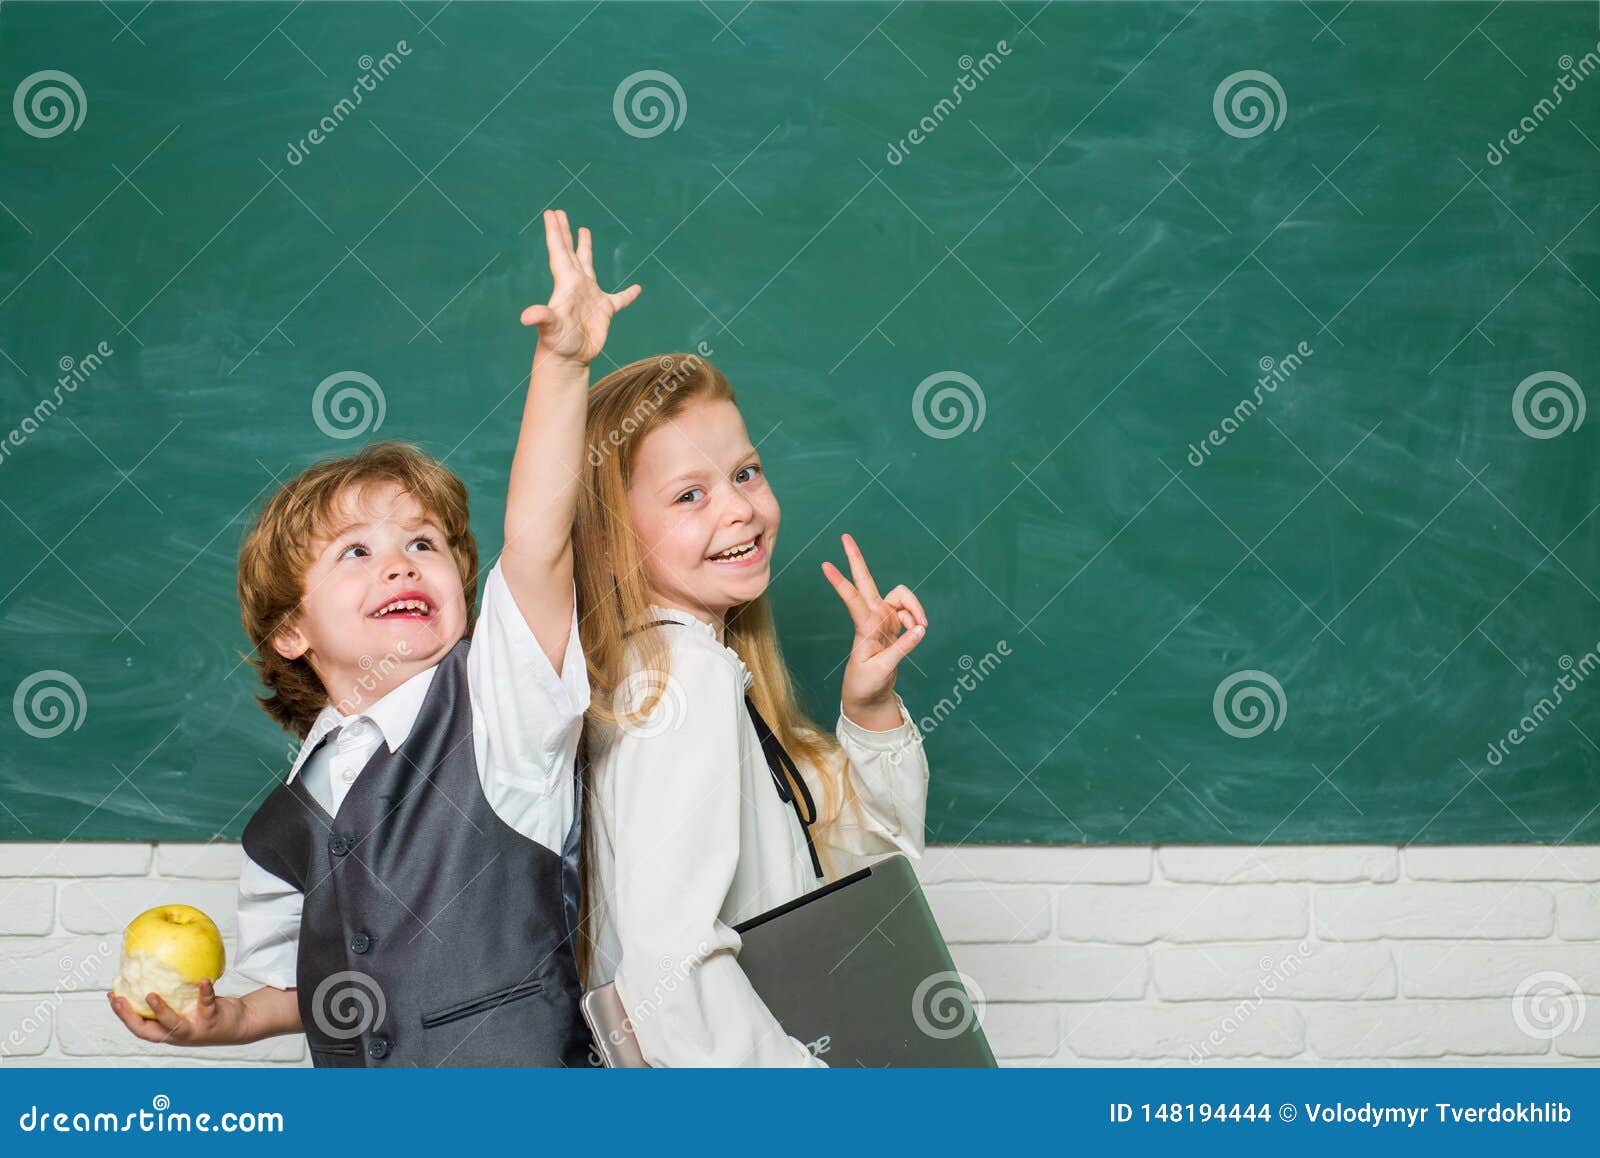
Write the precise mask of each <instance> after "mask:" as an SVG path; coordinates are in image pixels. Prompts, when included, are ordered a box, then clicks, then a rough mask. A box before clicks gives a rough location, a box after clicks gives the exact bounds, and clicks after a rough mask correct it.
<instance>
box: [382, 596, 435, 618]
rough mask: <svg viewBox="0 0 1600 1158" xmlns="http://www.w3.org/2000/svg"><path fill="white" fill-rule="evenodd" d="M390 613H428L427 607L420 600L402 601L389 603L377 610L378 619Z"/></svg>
mask: <svg viewBox="0 0 1600 1158" xmlns="http://www.w3.org/2000/svg"><path fill="white" fill-rule="evenodd" d="M391 611H420V612H422V613H423V614H424V615H426V614H427V613H428V605H427V604H426V603H424V602H423V601H422V600H421V599H402V600H400V601H399V602H398V603H390V604H387V605H386V606H383V607H380V608H378V617H379V618H382V617H383V616H385V615H388V614H389V612H391Z"/></svg>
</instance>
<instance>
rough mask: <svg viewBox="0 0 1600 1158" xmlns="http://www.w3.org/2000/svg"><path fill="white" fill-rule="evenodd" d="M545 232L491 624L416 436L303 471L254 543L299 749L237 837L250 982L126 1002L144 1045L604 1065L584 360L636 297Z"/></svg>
mask: <svg viewBox="0 0 1600 1158" xmlns="http://www.w3.org/2000/svg"><path fill="white" fill-rule="evenodd" d="M545 236H546V242H547V244H548V245H549V247H550V259H551V271H552V273H553V274H554V275H555V292H554V294H553V295H552V297H551V301H550V304H549V305H548V306H545V307H537V306H536V307H530V309H529V310H528V311H525V313H524V319H525V321H527V322H529V323H530V324H538V326H539V333H540V349H539V351H538V357H537V358H536V359H535V362H534V370H533V374H532V377H531V380H530V386H529V390H528V398H527V403H526V406H525V408H524V412H523V421H522V428H521V433H520V435H519V438H518V442H517V451H516V456H515V459H514V461H513V462H512V467H511V478H510V484H509V488H508V495H507V501H506V525H505V549H504V551H503V552H502V555H501V557H500V560H499V561H498V562H497V563H496V564H495V566H494V567H493V568H492V569H491V570H490V572H489V576H488V579H487V580H486V582H485V586H484V600H483V609H482V612H481V614H480V615H478V616H477V620H476V625H474V622H473V620H474V606H473V604H474V599H473V593H474V591H475V588H476V581H477V570H478V554H477V543H476V540H475V539H474V537H473V535H472V532H471V530H470V529H469V527H468V524H467V496H466V489H465V487H463V486H462V484H461V481H460V480H459V479H458V478H456V476H455V475H454V474H452V473H451V472H450V471H449V470H447V469H446V468H445V467H444V466H443V465H442V464H440V463H438V462H436V461H434V460H433V459H431V458H429V457H428V456H427V455H425V454H423V453H422V452H421V451H419V450H417V449H416V448H414V447H409V446H405V445H403V444H398V443H379V444H376V445H373V446H369V447H367V448H366V449H364V450H363V451H361V452H360V453H359V454H356V455H353V456H351V457H349V458H344V459H336V460H332V461H329V462H324V463H319V464H318V465H316V466H313V467H311V468H310V469H309V470H307V471H305V472H303V473H302V474H300V475H299V476H297V477H296V478H295V479H293V480H292V481H291V482H290V483H289V484H288V485H286V486H285V487H284V488H283V489H282V490H281V491H279V492H278V494H277V495H275V496H274V497H273V498H272V500H271V501H269V503H268V504H267V506H266V508H265V510H264V511H263V512H262V514H261V516H260V518H259V519H258V520H257V522H256V524H255V525H254V527H252V529H251V531H250V532H249V534H248V536H247V537H246V539H245V542H244V545H243V547H242V549H241V550H240V554H239V584H238V585H239V602H240V611H241V616H242V619H243V621H244V626H245V631H246V633H247V634H248V635H249V636H250V640H251V643H252V645H253V646H254V650H255V658H254V660H253V662H254V663H255V664H256V666H257V668H258V669H259V671H260V675H261V678H262V681H263V683H265V684H266V686H267V688H268V689H269V690H270V691H271V693H272V694H271V695H270V696H266V697H262V700H261V703H262V706H263V707H264V708H265V709H266V711H267V712H268V714H269V715H271V716H272V717H273V719H275V720H276V721H278V722H279V723H280V724H282V725H283V726H284V727H285V728H287V729H289V730H291V731H293V732H295V733H296V734H298V735H299V736H300V737H301V739H302V743H301V747H300V751H299V754H298V756H297V757H296V759H295V762H294V765H293V767H292V768H291V770H290V773H289V777H288V779H287V780H286V781H285V782H284V783H283V784H280V785H279V786H278V787H277V788H276V789H274V791H273V792H272V793H271V794H269V795H268V797H267V799H266V800H265V801H264V802H263V804H262V805H261V807H260V809H259V810H258V811H257V812H256V813H255V815H254V816H253V817H252V818H251V819H250V821H249V823H248V824H247V825H246V827H245V831H244V837H243V845H244V852H245V862H244V865H243V868H242V870H241V873H240V880H239V941H238V949H237V954H236V959H235V961H234V971H235V972H237V973H240V974H242V975H244V976H246V977H249V978H251V979H252V980H255V981H259V982H261V983H262V984H261V988H259V989H256V990H254V991H253V992H251V993H248V994H246V995H245V996H244V997H241V998H225V997H217V996H216V994H215V992H214V991H213V989H212V987H211V985H210V983H209V982H203V983H202V984H201V987H200V988H201V995H200V1001H199V1004H198V1005H197V1007H196V1008H195V1009H194V1011H193V1012H191V1013H189V1014H188V1015H187V1016H184V1015H180V1014H179V1013H178V1012H177V1011H176V1010H174V1009H173V1008H172V1007H171V1006H170V1005H168V1004H167V1003H166V1002H164V1001H162V999H161V998H160V996H159V995H157V994H150V995H149V996H148V997H147V1001H148V1002H149V1006H150V1009H151V1011H152V1012H153V1013H154V1014H155V1019H154V1020H153V1021H152V1020H146V1019H144V1018H141V1017H140V1015H139V1014H138V1013H137V1012H136V1011H135V1010H134V1008H133V1007H132V1006H131V1005H130V1004H129V1002H128V1001H127V1000H125V999H124V998H121V997H117V996H114V995H112V996H110V1001H111V1005H112V1008H113V1010H115V1012H116V1013H117V1015H118V1017H120V1018H121V1019H122V1021H123V1023H124V1024H125V1025H126V1026H127V1027H128V1028H129V1030H130V1031H132V1032H133V1033H134V1034H136V1035H137V1036H139V1037H141V1038H144V1039H145V1040H147V1041H167V1042H172V1043H174V1044H180V1045H212V1044H229V1043H235V1042H246V1041H255V1040H259V1039H260V1038H263V1037H267V1036H271V1035H273V1034H282V1033H295V1032H304V1033H305V1034H306V1037H307V1040H308V1043H309V1045H310V1048H311V1057H312V1061H313V1063H314V1064H315V1065H318V1066H368V1065H423V1066H431V1065H586V1064H588V1055H589V1035H588V1033H587V1031H586V1029H585V1028H584V1025H583V1021H582V1018H581V1015H580V1013H579V1009H578V996H579V992H580V987H579V979H578V974H577V968H576V961H575V957H574V949H575V944H576V937H575V931H576V926H577V912H578V891H577V890H578V876H577V855H578V846H579V839H578V824H577V820H578V818H579V817H581V815H582V808H581V799H580V792H581V789H580V781H579V780H578V778H577V776H576V773H575V767H574V765H575V754H576V750H577V746H578V739H579V733H580V730H581V724H582V718H583V713H584V711H585V709H586V708H587V707H588V704H589V684H588V678H587V672H586V670H585V665H584V658H583V654H582V651H581V648H580V644H579V639H578V626H577V610H576V603H575V598H574V595H575V593H574V588H573V579H572V575H573V570H572V546H571V530H572V519H573V514H574V511H575V509H576V503H577V486H578V478H579V475H578V467H579V461H580V455H581V448H582V442H583V421H584V413H585V407H586V401H587V399H586V394H587V384H588V362H589V361H590V360H592V358H593V356H594V354H595V353H597V352H598V349H599V346H600V344H602V343H603V341H604V336H605V333H606V330H607V329H608V327H609V323H610V319H611V317H612V316H614V315H615V314H616V313H617V312H618V311H620V310H621V309H624V308H626V307H627V306H628V305H629V304H631V303H632V302H633V301H634V299H635V298H637V296H638V293H639V289H638V287H637V286H630V287H629V288H628V289H627V290H624V291H622V292H621V293H617V294H607V293H604V292H603V291H601V290H600V288H599V286H598V284H597V283H596V281H595V278H594V273H593V268H592V264H591V262H590V261H589V256H588V255H589V253H590V251H591V242H590V239H589V238H588V236H587V231H580V238H581V240H582V244H581V246H580V247H579V248H577V249H575V248H574V247H573V242H572V238H571V231H570V227H569V226H568V225H567V222H566V215H565V214H564V213H551V212H548V211H547V212H546V214H545ZM580 254H581V257H582V260H581V261H580ZM469 630H470V632H471V634H470V635H469V634H468V632H469Z"/></svg>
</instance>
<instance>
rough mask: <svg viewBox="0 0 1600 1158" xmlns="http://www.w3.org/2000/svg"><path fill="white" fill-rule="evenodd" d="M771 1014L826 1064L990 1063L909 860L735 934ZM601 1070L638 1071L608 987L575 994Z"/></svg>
mask: <svg viewBox="0 0 1600 1158" xmlns="http://www.w3.org/2000/svg"><path fill="white" fill-rule="evenodd" d="M734 928H735V930H736V931H737V932H738V933H739V935H740V937H741V939H742V941H743V947H742V948H741V949H740V951H739V965H740V968H742V969H743V970H744V972H745V975H746V976H747V977H748V978H749V979H750V983H751V985H752V986H753V987H754V988H755V991H756V992H757V993H759V994H760V995H761V999H762V1000H763V1001H764V1002H765V1003H766V1005H767V1007H768V1008H769V1009H770V1010H771V1011H772V1013H773V1016H774V1017H776V1018H777V1019H778V1022H779V1023H780V1024H781V1025H782V1026H783V1027H784V1029H785V1030H787V1031H788V1032H789V1033H790V1034H791V1035H793V1036H794V1037H796V1038H798V1039H799V1040H801V1041H803V1042H806V1043H807V1044H808V1045H809V1046H810V1047H811V1050H812V1052H813V1053H815V1054H817V1056H819V1057H821V1058H822V1060H823V1061H825V1062H827V1063H828V1064H829V1065H830V1066H834V1067H839V1066H981V1067H990V1066H993V1065H995V1060H994V1054H993V1052H992V1051H991V1050H990V1048H989V1042H988V1039H987V1038H985V1037H984V1034H983V1026H982V1024H981V1022H980V1017H981V1014H982V1006H981V995H979V998H978V1001H977V1002H975V1001H974V996H973V993H972V990H974V989H976V986H975V985H972V984H971V979H970V978H967V977H966V976H965V975H963V974H961V973H960V972H958V971H957V970H956V968H955V964H954V963H953V962H952V961H951V959H950V950H949V949H948V948H947V947H946V946H945V943H944V938H943V937H942V936H941V935H940V933H939V927H938V924H937V923H936V922H935V921H934V919H933V913H932V911H931V910H930V909H929V908H928V901H927V898H926V897H925V896H923V893H922V887H921V885H920V884H919V883H918V881H917V877H916V873H915V872H914V871H913V870H912V868H911V863H910V862H909V861H908V860H907V859H906V858H905V857H904V856H901V855H899V854H896V855H893V856H890V857H886V858H885V859H883V860H880V861H877V862H875V863H873V864H871V865H869V866H867V867H866V868H864V869H861V870H859V871H857V872H854V873H851V874H850V875H849V876H847V877H844V878H842V879H840V880H838V881H835V882H834V883H832V884H830V885H825V886H823V887H822V888H820V889H817V890H815V891H813V892H810V893H807V894H805V895H804V896H802V897H798V898H796V899H795V900H793V901H790V902H789V903H788V904H785V905H780V906H778V907H777V908H775V909H772V910H770V911H768V912H765V913H762V914H760V915H759V916H756V917H752V918H751V919H750V920H748V921H745V922H743V923H742V924H739V925H736V926H735V927H734ZM583 1012H584V1016H585V1017H586V1018H587V1019H588V1021H589V1025H590V1028H591V1029H592V1030H593V1031H594V1036H595V1041H596V1045H597V1047H598V1049H599V1051H600V1054H601V1057H602V1058H603V1059H604V1061H605V1063H606V1064H607V1065H609V1066H622V1067H626V1066H640V1065H644V1064H645V1062H644V1057H643V1055H642V1054H641V1053H640V1051H639V1047H638V1043H637V1041H636V1040H635V1039H634V1037H633V1032H632V1026H631V1025H630V1024H629V1022H628V1019H627V1015H626V1010H625V1009H624V1008H623V1004H622V1000H621V998H620V996H619V995H618V993H617V990H616V986H615V985H604V986H599V987H597V988H595V989H592V990H590V991H588V992H587V993H585V994H584V996H583Z"/></svg>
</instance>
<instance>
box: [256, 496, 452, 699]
mask: <svg viewBox="0 0 1600 1158" xmlns="http://www.w3.org/2000/svg"><path fill="white" fill-rule="evenodd" d="M313 552H314V554H313V556H312V561H311V566H310V567H309V568H308V570H307V571H306V575H305V579H304V590H305V594H304V596H303V597H302V599H301V602H300V614H299V616H298V617H297V618H296V620H295V622H294V623H293V624H292V625H291V626H289V627H286V628H285V629H284V630H283V631H281V632H279V633H278V634H277V636H275V637H274V639H273V646H274V647H276V648H277V651H278V654H280V655H282V656H284V657H285V658H286V659H298V658H300V657H301V656H304V657H305V658H306V660H307V661H308V662H309V663H310V664H311V667H312V670H314V671H315V672H316V673H317V676H318V678H319V679H321V681H322V686H323V687H324V688H325V689H326V690H327V692H328V699H329V701H330V702H331V703H333V704H334V706H335V707H337V708H339V710H340V711H341V712H343V713H344V714H346V715H350V714H354V713H357V712H360V711H362V710H364V709H365V708H366V707H368V706H370V705H371V703H372V702H373V701H374V700H376V699H378V698H380V697H381V696H383V695H384V694H385V692H387V691H389V690H391V689H393V688H396V687H399V686H400V685H401V684H402V683H404V682H405V681H406V680H408V679H410V678H411V676H413V675H415V674H417V673H418V672H420V671H422V670H424V669H425V668H427V667H430V666H431V665H433V664H435V663H438V662H439V660H441V659H442V658H444V656H445V654H446V653H447V652H448V651H449V650H450V649H451V648H452V647H454V646H455V645H456V643H457V642H459V641H460V639H461V637H462V636H463V635H465V634H466V629H467V603H466V595H465V593H464V592H463V590H462V586H461V573H460V571H459V570H458V569H457V566H456V560H455V556H454V555H453V554H451V552H450V548H449V545H448V543H447V542H446V539H445V534H444V531H443V529H442V528H441V527H440V526H439V524H438V522H437V521H436V520H435V519H434V518H433V517H432V516H431V515H429V514H428V513H427V512H426V511H425V510H423V508H422V506H421V505H420V504H419V503H418V502H417V500H416V498H415V497H413V496H412V495H411V494H410V493H409V492H408V491H406V490H404V489H402V488H401V486H400V485H399V484H398V483H392V482H381V483H370V484H368V485H366V486H364V487H360V488H352V489H350V490H347V491H345V492H344V493H342V494H341V495H340V496H339V499H338V502H337V503H336V504H335V506H334V510H333V512H332V514H331V517H330V519H329V522H328V526H327V528H326V529H325V532H324V533H323V534H322V535H319V536H318V538H317V540H316V542H315V544H314V546H313ZM375 678H376V679H377V680H378V682H377V683H376V684H374V680H375ZM362 681H364V683H363V682H362ZM366 685H373V686H370V687H368V686H366Z"/></svg>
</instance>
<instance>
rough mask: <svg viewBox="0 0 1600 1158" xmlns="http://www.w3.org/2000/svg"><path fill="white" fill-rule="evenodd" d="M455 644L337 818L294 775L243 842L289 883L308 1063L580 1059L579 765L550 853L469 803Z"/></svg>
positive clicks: (470, 779) (586, 1052)
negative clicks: (393, 742)
mask: <svg viewBox="0 0 1600 1158" xmlns="http://www.w3.org/2000/svg"><path fill="white" fill-rule="evenodd" d="M468 645H469V641H468V640H465V639H463V640H462V641H461V642H460V643H458V644H456V646H455V647H454V648H453V649H451V651H450V653H449V654H448V655H447V656H446V657H445V658H444V659H443V660H442V661H441V662H440V664H439V667H438V670H437V671H436V672H435V673H434V677H433V683H432V684H431V685H430V686H429V688H428V693H427V696H426V698H425V699H424V700H423V702H422V707H421V709H420V710H419V712H418V714H417V719H416V723H415V724H414V725H413V726H412V729H411V733H410V735H408V736H407V737H406V740H405V742H404V743H403V744H401V745H400V747H399V748H398V749H397V750H396V751H394V752H392V753H391V752H390V751H389V749H388V746H387V745H386V744H382V743H380V744H379V745H378V750H377V751H376V752H374V753H373V755H372V759H371V760H369V761H368V762H367V764H366V766H365V767H364V768H363V769H362V771H361V774H360V776H359V777H357V779H356V781H355V783H354V784H353V785H352V786H351V788H350V791H349V792H348V794H347V795H346V796H345V798H344V800H343V802H342V803H341V804H340V806H339V811H338V813H337V814H336V815H335V816H332V817H329V816H328V814H327V812H326V811H325V810H324V809H323V808H322V806H321V805H319V804H318V803H317V802H316V801H315V799H314V798H313V797H312V795H311V794H310V792H309V791H308V790H307V788H306V786H305V784H304V782H303V780H302V778H300V777H296V778H295V779H294V780H292V781H290V782H289V783H287V784H280V785H278V787H277V788H276V789H274V790H273V792H272V793H271V794H270V795H269V796H268V797H267V799H266V800H265V801H264V802H263V803H262V805H261V807H260V808H259V809H258V810H257V811H256V813H255V815H254V816H252V817H251V818H250V822H249V823H248V824H247V825H246V826H245V830H244V837H243V844H244V850H245V852H246V853H247V854H248V855H249V856H250V858H251V859H252V860H254V861H255V862H256V863H257V864H259V865H261V867H263V868H265V869H266V870H267V871H268V872H270V873H272V874H273V875H275V876H277V877H280V878H281V879H282V880H283V881H284V882H285V883H287V884H290V885H292V886H294V888H295V889H297V890H298V891H299V892H301V893H303V894H304V897H305V900H304V905H303V907H302V910H301V916H300V947H299V956H298V958H297V960H296V966H295V973H296V984H297V986H298V996H299V1005H300V1020H301V1022H302V1025H303V1027H304V1030H305V1034H306V1039H307V1042H308V1043H309V1045H310V1047H311V1059H312V1062H313V1064H315V1065H318V1066H375V1065H402V1066H446V1065H448V1066H532V1065H546V1066H588V1065H591V1064H592V1060H591V1056H590V1047H591V1041H590V1037H589V1032H588V1029H587V1028H586V1027H585V1025H584V1022H583V1018H582V1015H581V1013H580V1012H579V1007H578V998H579V995H580V993H581V987H580V984H579V980H578V967H577V960H576V956H575V951H574V950H575V946H576V943H577V940H576V932H577V928H578V903H579V896H580V894H579V878H578V851H579V844H580V841H579V836H580V826H581V818H582V816H583V798H582V777H581V776H578V775H577V773H576V770H574V777H575V780H576V791H577V793H578V797H577V808H576V813H575V817H574V820H573V823H572V827H571V829H570V830H569V831H568V833H567V837H566V840H565V841H564V842H563V847H562V851H561V853H560V855H557V854H556V853H555V852H553V851H551V850H550V849H547V848H545V847H544V846H543V845H541V844H539V843H538V842H537V841H534V840H530V839H528V838H527V837H525V836H523V835H522V834H521V833H519V832H517V831H516V830H515V829H514V828H512V827H511V826H510V825H508V824H506V823H505V822H504V821H503V820H501V819H500V817H499V816H498V815H497V814H496V813H495V811H494V809H493V808H492V807H490V805H489V802H488V801H487V800H486V799H485V798H484V795H483V788H482V785H481V784H480V782H479V780H478V769H477V761H476V760H475V758H474V756H473V750H472V715H471V703H470V701H469V698H468V692H467V668H466V661H467V649H468Z"/></svg>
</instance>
